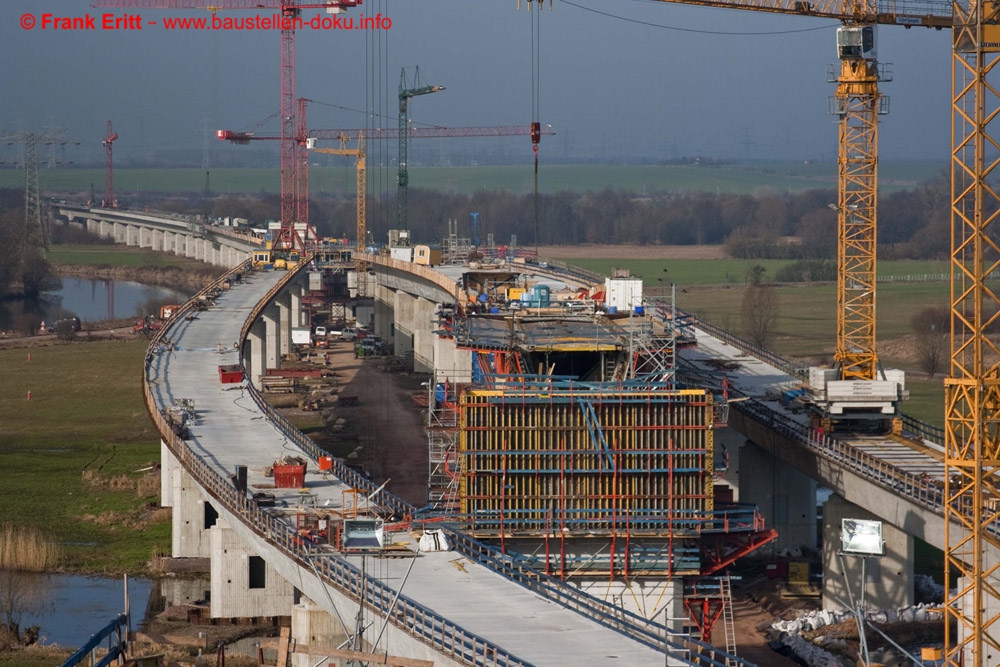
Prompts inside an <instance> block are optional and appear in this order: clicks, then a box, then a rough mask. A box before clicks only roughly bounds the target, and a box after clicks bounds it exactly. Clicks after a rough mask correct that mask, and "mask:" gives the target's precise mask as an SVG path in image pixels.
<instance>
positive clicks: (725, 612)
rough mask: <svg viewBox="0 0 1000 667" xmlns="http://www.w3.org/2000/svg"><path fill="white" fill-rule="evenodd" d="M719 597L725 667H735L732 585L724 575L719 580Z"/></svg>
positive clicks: (737, 659)
mask: <svg viewBox="0 0 1000 667" xmlns="http://www.w3.org/2000/svg"><path fill="white" fill-rule="evenodd" d="M719 597H720V599H721V601H722V631H723V632H724V633H725V635H726V667H737V665H738V664H739V658H737V657H736V622H735V621H734V620H733V585H732V582H731V581H730V579H729V576H728V575H726V576H724V577H721V578H720V579H719Z"/></svg>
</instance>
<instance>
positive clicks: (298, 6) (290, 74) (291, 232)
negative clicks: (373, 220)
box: [93, 0, 362, 251]
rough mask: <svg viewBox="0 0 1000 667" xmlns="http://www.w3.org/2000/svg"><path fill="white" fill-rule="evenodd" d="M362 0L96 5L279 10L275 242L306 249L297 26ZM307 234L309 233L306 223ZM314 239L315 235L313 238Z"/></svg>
mask: <svg viewBox="0 0 1000 667" xmlns="http://www.w3.org/2000/svg"><path fill="white" fill-rule="evenodd" d="M361 1H362V0H319V1H318V2H305V1H300V0H95V2H94V3H93V4H94V6H95V7H128V8H138V9H187V10H191V9H204V10H208V11H210V12H213V13H214V12H219V11H222V10H230V9H232V10H250V11H257V12H259V11H261V10H268V9H270V10H276V11H277V12H279V13H280V29H281V59H280V60H281V63H280V78H281V106H280V109H281V112H280V117H281V136H280V141H281V230H280V231H279V232H278V237H277V238H276V239H275V241H274V247H275V248H276V249H278V250H298V251H302V250H304V249H305V241H304V240H303V239H302V237H301V235H300V234H299V233H298V231H296V228H295V223H296V222H302V221H300V220H297V213H298V210H297V209H298V208H299V203H298V202H299V201H300V197H299V195H298V192H297V191H296V184H297V183H298V179H297V173H296V172H297V171H298V169H297V167H298V165H299V164H301V162H302V160H301V158H302V156H303V152H302V151H304V148H301V147H300V145H299V144H298V143H297V142H296V140H295V131H296V126H297V119H296V108H295V26H296V23H297V21H298V20H299V16H300V14H301V13H302V10H304V9H325V10H326V11H327V12H331V13H340V12H343V11H345V10H346V9H347V8H349V7H357V6H358V5H360V4H361ZM306 231H307V236H308V234H309V232H310V229H309V227H308V223H306ZM314 238H315V237H314Z"/></svg>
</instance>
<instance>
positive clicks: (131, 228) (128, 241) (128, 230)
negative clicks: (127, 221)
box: [125, 225, 140, 248]
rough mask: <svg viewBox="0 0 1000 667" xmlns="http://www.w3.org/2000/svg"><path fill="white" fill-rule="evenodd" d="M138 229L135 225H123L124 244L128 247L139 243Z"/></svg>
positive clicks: (133, 246)
mask: <svg viewBox="0 0 1000 667" xmlns="http://www.w3.org/2000/svg"><path fill="white" fill-rule="evenodd" d="M139 229H140V228H139V227H136V226H135V225H125V245H127V246H129V247H130V248H135V247H136V246H138V245H139Z"/></svg>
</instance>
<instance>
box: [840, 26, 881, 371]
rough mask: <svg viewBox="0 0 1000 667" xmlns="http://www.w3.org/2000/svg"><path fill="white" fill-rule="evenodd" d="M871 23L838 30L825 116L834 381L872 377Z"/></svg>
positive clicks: (876, 100)
mask: <svg viewBox="0 0 1000 667" xmlns="http://www.w3.org/2000/svg"><path fill="white" fill-rule="evenodd" d="M875 36H876V32H875V26H872V25H849V26H844V27H841V28H839V29H838V30H837V54H838V57H839V58H840V74H839V76H837V77H836V79H835V80H836V82H837V92H836V94H835V96H834V97H833V98H832V100H831V101H832V109H831V110H832V111H833V113H834V114H835V115H836V116H837V117H838V118H839V125H838V128H839V132H838V135H839V142H838V144H839V145H838V154H837V267H838V271H837V349H836V353H835V355H834V361H835V363H836V366H837V370H838V374H837V375H838V377H837V379H838V380H875V379H876V378H877V373H878V370H879V368H878V357H877V354H876V350H875V249H876V201H877V168H878V116H879V114H883V113H886V112H887V111H888V98H886V97H883V96H882V95H881V94H880V92H879V88H878V83H879V81H880V80H887V79H886V78H885V77H883V76H882V75H881V74H880V71H879V65H878V62H877V60H876V57H875V53H876V51H875V46H876V43H875Z"/></svg>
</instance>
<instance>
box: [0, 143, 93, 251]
mask: <svg viewBox="0 0 1000 667" xmlns="http://www.w3.org/2000/svg"><path fill="white" fill-rule="evenodd" d="M0 142H3V143H6V144H8V145H17V146H19V147H20V148H21V152H22V155H23V156H24V230H23V231H24V233H23V234H22V235H21V236H20V239H21V242H22V243H23V246H22V248H21V250H22V252H25V251H27V250H28V249H29V248H31V247H35V246H40V247H42V248H45V247H47V246H48V243H49V234H48V228H47V226H46V223H47V220H46V218H45V217H44V216H43V215H42V201H41V188H40V187H39V182H38V146H40V145H41V146H68V145H74V146H75V145H78V144H79V142H77V141H72V140H70V139H67V138H66V137H65V136H64V135H63V134H62V130H51V131H46V132H2V133H0Z"/></svg>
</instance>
